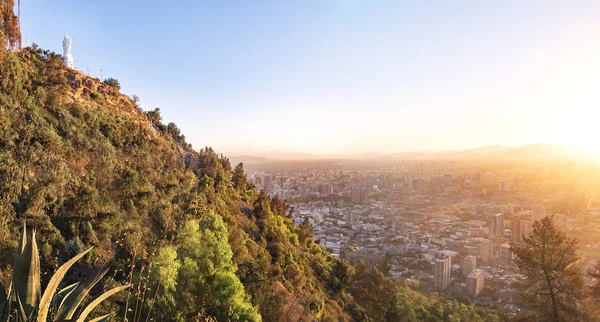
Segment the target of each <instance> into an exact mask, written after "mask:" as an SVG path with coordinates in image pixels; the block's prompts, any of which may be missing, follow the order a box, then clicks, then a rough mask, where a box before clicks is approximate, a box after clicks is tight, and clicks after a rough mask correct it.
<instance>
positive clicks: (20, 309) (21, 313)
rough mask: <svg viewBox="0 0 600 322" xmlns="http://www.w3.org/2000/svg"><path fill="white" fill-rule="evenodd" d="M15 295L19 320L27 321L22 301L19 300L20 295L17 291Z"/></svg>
mask: <svg viewBox="0 0 600 322" xmlns="http://www.w3.org/2000/svg"><path fill="white" fill-rule="evenodd" d="M15 296H16V297H17V313H19V317H20V318H21V321H27V313H26V312H25V309H24V308H23V303H22V302H21V297H20V296H19V293H17V294H16V295H15Z"/></svg>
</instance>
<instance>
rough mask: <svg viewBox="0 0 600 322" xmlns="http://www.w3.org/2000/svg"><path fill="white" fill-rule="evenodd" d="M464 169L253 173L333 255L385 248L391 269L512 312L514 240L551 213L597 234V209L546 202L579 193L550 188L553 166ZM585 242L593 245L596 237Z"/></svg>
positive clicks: (416, 166)
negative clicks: (563, 209) (577, 209)
mask: <svg viewBox="0 0 600 322" xmlns="http://www.w3.org/2000/svg"><path fill="white" fill-rule="evenodd" d="M470 169H471V168H468V167H463V168H459V167H458V166H457V165H454V164H446V165H440V164H436V163H412V164H408V165H403V166H397V165H395V166H390V167H380V168H377V169H373V168H363V169H347V167H346V168H345V167H343V166H339V165H336V166H329V167H327V166H323V167H320V166H319V167H312V168H307V167H300V168H291V169H278V170H275V171H272V170H265V169H262V170H256V171H253V172H252V173H251V177H252V180H253V182H254V183H255V184H256V185H257V186H258V187H259V188H260V187H263V188H265V189H267V190H268V192H270V193H271V194H272V195H274V194H278V195H280V196H283V197H286V198H288V200H289V201H290V202H291V204H292V205H293V206H294V209H295V212H294V214H293V218H294V220H295V222H296V223H297V224H300V223H302V222H304V221H305V220H308V221H309V222H311V223H312V224H313V225H314V226H315V231H314V234H313V238H314V239H315V241H317V242H318V243H319V244H320V245H321V246H322V247H324V248H325V249H326V250H327V251H328V252H329V253H330V254H331V255H332V256H336V257H340V258H344V259H346V260H348V261H350V262H354V263H357V262H359V261H362V262H364V263H365V264H367V265H369V266H373V267H377V266H379V265H380V264H381V262H382V260H383V258H384V256H389V258H391V261H392V269H391V272H390V273H391V275H392V276H393V277H394V278H396V279H399V280H419V281H420V283H419V285H420V288H421V290H422V291H428V290H429V291H435V292H444V293H446V294H449V295H455V296H460V295H468V296H470V297H471V298H472V299H473V301H490V300H492V299H493V300H494V301H497V302H498V303H499V304H500V305H501V307H502V308H503V309H504V310H506V311H508V312H511V311H514V310H516V309H517V307H516V305H515V303H516V301H515V300H516V298H517V297H516V293H517V292H516V291H515V287H516V285H517V284H518V283H520V282H523V280H524V278H525V277H524V276H523V275H520V274H519V273H518V271H517V270H516V269H515V264H514V254H513V250H512V247H513V246H515V245H518V244H521V243H523V242H524V238H525V237H527V236H529V235H530V234H531V232H532V231H533V226H534V222H535V221H537V220H540V219H542V218H544V217H545V216H546V215H549V214H551V215H552V216H553V217H554V220H555V223H556V224H557V225H559V227H561V229H564V230H565V231H567V232H568V233H569V234H573V235H577V237H578V238H580V240H582V241H584V243H585V242H586V241H587V240H590V241H591V240H594V238H596V237H595V236H596V232H597V231H598V229H600V220H599V219H598V218H600V216H597V215H600V202H598V204H599V207H598V212H597V214H596V215H594V214H595V213H594V212H587V213H578V212H575V211H572V212H570V213H569V212H566V213H557V212H556V210H554V211H552V212H551V213H549V212H548V210H547V207H548V206H551V207H552V208H553V209H561V208H559V207H557V206H555V205H556V204H559V205H562V203H564V204H565V205H566V207H567V208H566V209H570V208H569V207H571V205H578V204H581V203H582V202H584V201H585V200H586V198H584V197H582V196H581V194H580V193H573V191H572V189H568V190H567V189H565V190H564V191H554V190H553V191H548V189H546V188H545V182H546V180H547V178H552V175H553V174H552V173H546V172H539V173H538V172H536V173H533V174H532V173H528V172H526V171H521V172H518V171H514V170H511V169H509V168H507V167H498V168H492V169H483V170H481V169H479V168H477V169H476V170H475V171H473V170H471V171H470ZM444 172H448V173H444ZM483 173H485V176H484V175H483ZM506 177H509V178H513V179H511V180H507V179H506ZM524 182H527V183H528V185H524ZM537 182H541V183H540V184H537ZM557 201H560V202H557ZM563 201H564V202H563ZM542 204H544V205H545V206H543V205H542ZM572 209H575V208H572ZM587 246H589V248H590V251H594V250H597V251H598V253H599V254H600V243H598V242H595V243H591V242H590V244H589V245H587Z"/></svg>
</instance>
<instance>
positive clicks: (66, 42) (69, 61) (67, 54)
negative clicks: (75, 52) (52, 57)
mask: <svg viewBox="0 0 600 322" xmlns="http://www.w3.org/2000/svg"><path fill="white" fill-rule="evenodd" d="M73 40H75V38H69V35H67V34H65V38H63V51H64V54H63V61H64V62H65V66H67V67H68V68H75V65H74V64H73V56H71V46H72V45H73Z"/></svg>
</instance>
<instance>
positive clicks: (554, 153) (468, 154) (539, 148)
mask: <svg viewBox="0 0 600 322" xmlns="http://www.w3.org/2000/svg"><path fill="white" fill-rule="evenodd" d="M261 154H262V156H247V155H240V156H232V157H229V159H230V160H231V162H232V163H234V164H235V163H238V162H244V163H246V164H267V163H273V162H278V161H284V160H285V161H290V160H298V161H301V160H302V161H308V160H325V159H329V160H332V159H344V160H372V161H392V160H407V161H408V160H484V159H497V160H509V159H563V158H572V157H578V156H581V155H584V153H583V152H582V151H580V150H577V149H574V148H568V147H564V146H560V145H553V144H541V143H539V144H528V145H523V146H517V147H510V146H503V145H488V146H485V147H481V148H475V149H469V150H462V151H450V150H446V151H420V152H401V153H391V154H382V153H361V154H355V155H340V154H331V155H320V154H311V153H301V152H277V151H270V152H266V153H261Z"/></svg>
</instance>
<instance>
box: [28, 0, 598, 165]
mask: <svg viewBox="0 0 600 322" xmlns="http://www.w3.org/2000/svg"><path fill="white" fill-rule="evenodd" d="M21 12H22V24H21V26H22V31H23V35H24V41H25V44H26V45H30V44H31V43H37V44H39V45H40V46H41V47H42V48H49V49H51V50H54V51H57V52H61V39H62V36H63V34H64V33H68V34H69V35H70V36H72V37H75V38H76V40H75V41H74V44H73V50H72V53H73V56H74V62H75V67H76V68H77V69H79V70H80V71H82V72H84V73H87V72H88V68H89V73H90V74H91V75H92V76H95V77H99V76H100V69H102V70H103V76H104V77H114V78H117V79H119V81H120V82H121V84H122V88H123V92H124V93H126V94H128V95H133V94H135V95H138V96H139V97H140V98H141V103H142V107H143V108H144V109H146V110H149V109H153V108H154V107H159V108H161V111H162V114H163V118H164V120H165V122H174V123H176V124H177V125H178V126H179V127H180V128H181V130H182V132H184V133H186V137H187V139H188V141H189V142H191V143H192V144H193V145H194V146H195V147H196V148H200V147H203V146H207V145H209V146H213V147H215V148H216V149H218V150H219V151H221V152H223V153H225V154H227V155H240V154H246V155H256V154H257V153H256V152H265V151H290V152H301V153H313V154H320V155H323V154H360V153H373V152H377V153H398V152H404V151H439V150H463V149H471V148H475V147H481V146H487V145H492V144H501V145H508V146H519V145H524V144H530V143H547V144H559V145H563V146H570V147H576V148H583V149H587V150H589V151H593V152H594V153H596V154H599V155H600V146H599V145H598V144H597V143H596V142H595V135H594V134H595V132H596V131H595V128H594V118H593V117H589V116H590V115H589V111H591V110H593V109H594V108H595V107H596V106H597V105H598V103H599V102H600V97H599V94H598V93H597V91H596V89H595V84H598V83H599V82H600V58H599V57H600V45H599V43H598V42H597V41H595V34H594V31H595V30H598V29H599V27H600V26H599V23H598V21H597V19H596V17H597V16H598V13H599V12H600V4H599V3H597V2H594V1H581V2H577V3H565V2H545V3H544V4H539V3H535V2H533V1H526V2H514V3H509V4H506V3H502V4H500V3H498V4H493V3H481V2H476V1H464V2H459V3H453V4H437V5H433V4H427V3H413V2H410V3H407V2H395V1H378V2H376V3H369V4H366V3H361V2H352V1H307V2H285V3H281V2H277V1H264V2H258V3H255V4H253V5H249V4H247V3H246V4H244V2H226V3H190V2H187V3H186V2H179V3H176V4H166V3H157V4H156V5H153V6H144V5H143V4H142V3H141V2H139V1H127V2H123V3H121V2H116V3H94V2H69V4H68V5H66V2H42V1H23V3H22V8H21ZM48 12H52V13H53V14H52V15H48V14H47V13H48ZM89 12H94V13H95V14H94V15H89ZM131 12H135V13H136V14H134V15H131ZM107 16H110V17H112V18H111V19H110V21H108V20H106V19H105V18H104V17H107ZM160 16H163V17H165V18H169V19H170V23H169V24H157V22H156V19H151V18H150V17H160ZM175 18H176V19H175ZM159 25H160V28H158V27H159ZM140 57H143V59H140ZM250 120H252V121H250ZM258 154H259V155H260V153H258Z"/></svg>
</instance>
